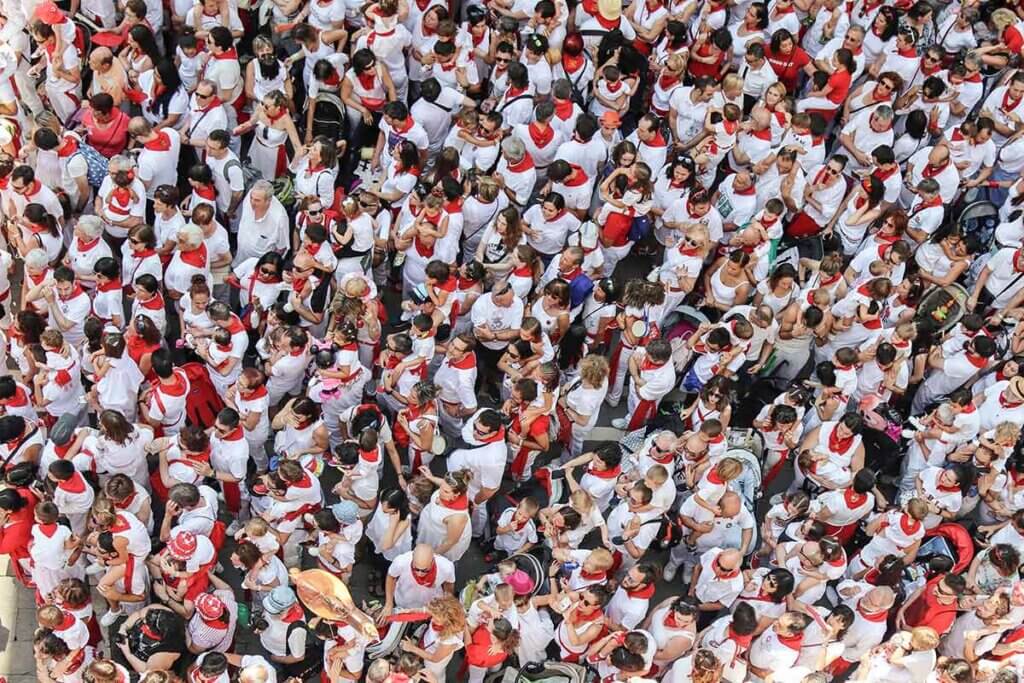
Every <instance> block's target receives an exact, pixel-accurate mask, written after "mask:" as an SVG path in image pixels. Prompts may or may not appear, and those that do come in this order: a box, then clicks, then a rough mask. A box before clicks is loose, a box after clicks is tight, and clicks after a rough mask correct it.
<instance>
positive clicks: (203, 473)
mask: <svg viewBox="0 0 1024 683" xmlns="http://www.w3.org/2000/svg"><path fill="white" fill-rule="evenodd" d="M188 465H189V466H190V467H191V468H192V469H194V470H195V471H196V474H198V475H199V476H200V477H212V476H213V467H211V466H210V463H208V462H195V461H192V460H189V461H188Z"/></svg>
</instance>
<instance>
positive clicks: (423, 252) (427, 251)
mask: <svg viewBox="0 0 1024 683" xmlns="http://www.w3.org/2000/svg"><path fill="white" fill-rule="evenodd" d="M412 243H413V246H414V247H416V253H417V254H419V255H420V256H422V257H423V258H430V257H431V256H433V255H434V245H433V244H423V242H421V241H420V236H419V235H416V236H415V237H413V239H412Z"/></svg>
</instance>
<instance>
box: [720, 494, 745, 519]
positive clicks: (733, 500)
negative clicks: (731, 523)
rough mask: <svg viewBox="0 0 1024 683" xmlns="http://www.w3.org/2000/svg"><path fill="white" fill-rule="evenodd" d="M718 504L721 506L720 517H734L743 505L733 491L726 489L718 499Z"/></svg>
mask: <svg viewBox="0 0 1024 683" xmlns="http://www.w3.org/2000/svg"><path fill="white" fill-rule="evenodd" d="M718 505H719V506H720V507H721V508H722V514H721V515H719V516H720V517H735V516H736V515H738V514H740V509H741V507H742V505H743V503H742V501H740V497H739V495H737V494H736V493H735V492H733V491H726V492H725V493H724V494H723V495H722V498H721V500H719V501H718Z"/></svg>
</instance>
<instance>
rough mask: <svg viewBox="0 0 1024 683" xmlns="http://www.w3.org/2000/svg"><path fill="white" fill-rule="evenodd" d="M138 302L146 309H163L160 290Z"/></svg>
mask: <svg viewBox="0 0 1024 683" xmlns="http://www.w3.org/2000/svg"><path fill="white" fill-rule="evenodd" d="M139 303H140V304H142V307H143V308H145V309H146V310H147V311H162V310H164V298H163V296H162V295H161V294H160V292H157V293H156V294H154V295H153V296H152V297H151V298H149V299H146V300H145V301H142V300H139Z"/></svg>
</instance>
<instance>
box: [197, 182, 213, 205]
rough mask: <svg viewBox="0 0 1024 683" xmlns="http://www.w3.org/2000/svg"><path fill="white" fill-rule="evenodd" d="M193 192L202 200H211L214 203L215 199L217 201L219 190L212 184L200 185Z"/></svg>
mask: <svg viewBox="0 0 1024 683" xmlns="http://www.w3.org/2000/svg"><path fill="white" fill-rule="evenodd" d="M192 191H193V192H195V193H196V195H198V196H199V197H200V198H202V199H209V200H210V201H214V200H215V199H217V188H215V187H214V186H213V185H212V184H211V185H200V186H199V187H197V188H194V189H193V190H192Z"/></svg>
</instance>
